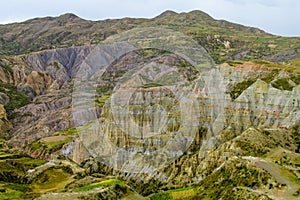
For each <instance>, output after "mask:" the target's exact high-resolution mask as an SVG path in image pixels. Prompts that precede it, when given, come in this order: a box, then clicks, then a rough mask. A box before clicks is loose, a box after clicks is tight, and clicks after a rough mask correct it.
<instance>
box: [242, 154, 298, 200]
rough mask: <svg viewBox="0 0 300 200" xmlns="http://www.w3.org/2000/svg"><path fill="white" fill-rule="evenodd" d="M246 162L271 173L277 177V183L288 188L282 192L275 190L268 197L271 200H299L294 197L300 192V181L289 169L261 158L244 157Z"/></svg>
mask: <svg viewBox="0 0 300 200" xmlns="http://www.w3.org/2000/svg"><path fill="white" fill-rule="evenodd" d="M242 158H243V159H245V160H250V161H252V162H254V163H255V165H256V166H257V167H259V168H261V169H263V170H266V171H267V172H269V173H270V174H271V175H272V176H274V177H275V179H276V181H277V182H279V183H281V184H285V185H286V186H287V188H286V189H282V190H273V192H272V193H271V194H270V193H269V192H267V193H268V196H269V197H270V198H274V199H278V200H297V199H298V200H299V199H300V197H299V196H298V197H295V196H293V194H294V193H296V192H297V191H298V190H300V181H299V180H297V179H296V177H295V175H294V174H293V173H292V172H290V171H289V170H288V169H285V168H284V167H282V166H280V165H277V164H275V163H273V162H270V161H266V160H264V159H261V158H256V157H251V156H245V157H242Z"/></svg>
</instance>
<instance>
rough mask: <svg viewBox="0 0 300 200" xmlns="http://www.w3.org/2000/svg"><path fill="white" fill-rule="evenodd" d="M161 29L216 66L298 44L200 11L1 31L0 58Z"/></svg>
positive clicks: (55, 20)
mask: <svg viewBox="0 0 300 200" xmlns="http://www.w3.org/2000/svg"><path fill="white" fill-rule="evenodd" d="M151 26H160V27H163V28H169V29H173V30H176V31H180V32H182V33H184V34H187V35H188V36H191V37H192V38H193V39H195V40H196V41H198V42H199V43H201V45H202V46H203V47H204V48H206V50H207V51H208V52H209V53H210V55H211V56H212V57H213V58H214V59H215V61H216V62H217V63H220V62H224V61H226V60H228V59H232V58H238V59H239V58H240V59H243V58H247V57H248V58H261V57H262V56H265V55H274V54H276V53H280V52H283V51H285V50H289V49H295V48H299V44H300V42H299V38H288V37H280V36H274V35H271V34H267V33H265V32H264V31H262V30H259V29H257V28H253V27H247V26H242V25H238V24H234V23H230V22H227V21H224V20H215V19H213V18H212V17H210V16H209V15H208V14H206V13H204V12H201V11H192V12H189V13H180V14H176V13H174V12H171V11H166V12H164V13H162V14H161V15H159V16H157V17H155V18H153V19H133V18H123V19H107V20H102V21H90V20H84V19H81V18H79V17H77V16H76V15H73V14H65V15H61V16H59V17H47V18H36V19H32V20H28V21H26V22H22V23H13V24H8V25H0V35H1V37H0V54H2V55H19V54H24V53H30V52H34V51H40V50H46V49H55V48H62V47H70V46H82V45H90V44H97V43H99V42H100V41H103V40H105V38H107V37H109V36H111V35H114V34H117V33H120V32H122V31H125V30H130V29H132V28H135V27H151Z"/></svg>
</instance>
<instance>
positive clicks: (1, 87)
mask: <svg viewBox="0 0 300 200" xmlns="http://www.w3.org/2000/svg"><path fill="white" fill-rule="evenodd" d="M0 92H2V93H4V94H6V95H7V96H8V97H9V99H10V101H9V103H8V104H7V105H5V109H6V111H7V112H8V113H9V112H11V111H13V110H14V109H16V108H20V107H22V106H25V105H27V104H29V103H30V99H29V98H28V97H27V96H26V95H25V94H24V93H22V92H18V91H17V87H15V86H13V85H11V84H6V83H2V82H0Z"/></svg>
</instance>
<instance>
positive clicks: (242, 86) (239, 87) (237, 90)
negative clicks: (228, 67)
mask: <svg viewBox="0 0 300 200" xmlns="http://www.w3.org/2000/svg"><path fill="white" fill-rule="evenodd" d="M255 81H256V80H255V79H247V80H245V81H242V82H239V83H237V84H236V85H235V86H234V87H233V88H232V90H231V91H230V92H228V93H229V94H230V97H231V99H233V100H234V99H236V98H238V97H239V96H240V95H241V94H242V92H243V91H244V90H246V89H247V88H248V87H250V86H251V85H252V84H253V83H255Z"/></svg>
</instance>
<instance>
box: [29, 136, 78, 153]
mask: <svg viewBox="0 0 300 200" xmlns="http://www.w3.org/2000/svg"><path fill="white" fill-rule="evenodd" d="M56 134H57V133H56ZM72 139H73V137H71V136H69V135H68V136H53V137H48V138H43V139H42V140H38V141H35V142H32V143H31V144H30V145H29V146H30V149H31V151H32V152H34V151H36V150H40V151H42V152H43V153H49V154H51V153H54V152H55V151H58V150H60V149H61V148H62V147H63V145H65V144H67V143H69V142H70V141H72Z"/></svg>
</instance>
